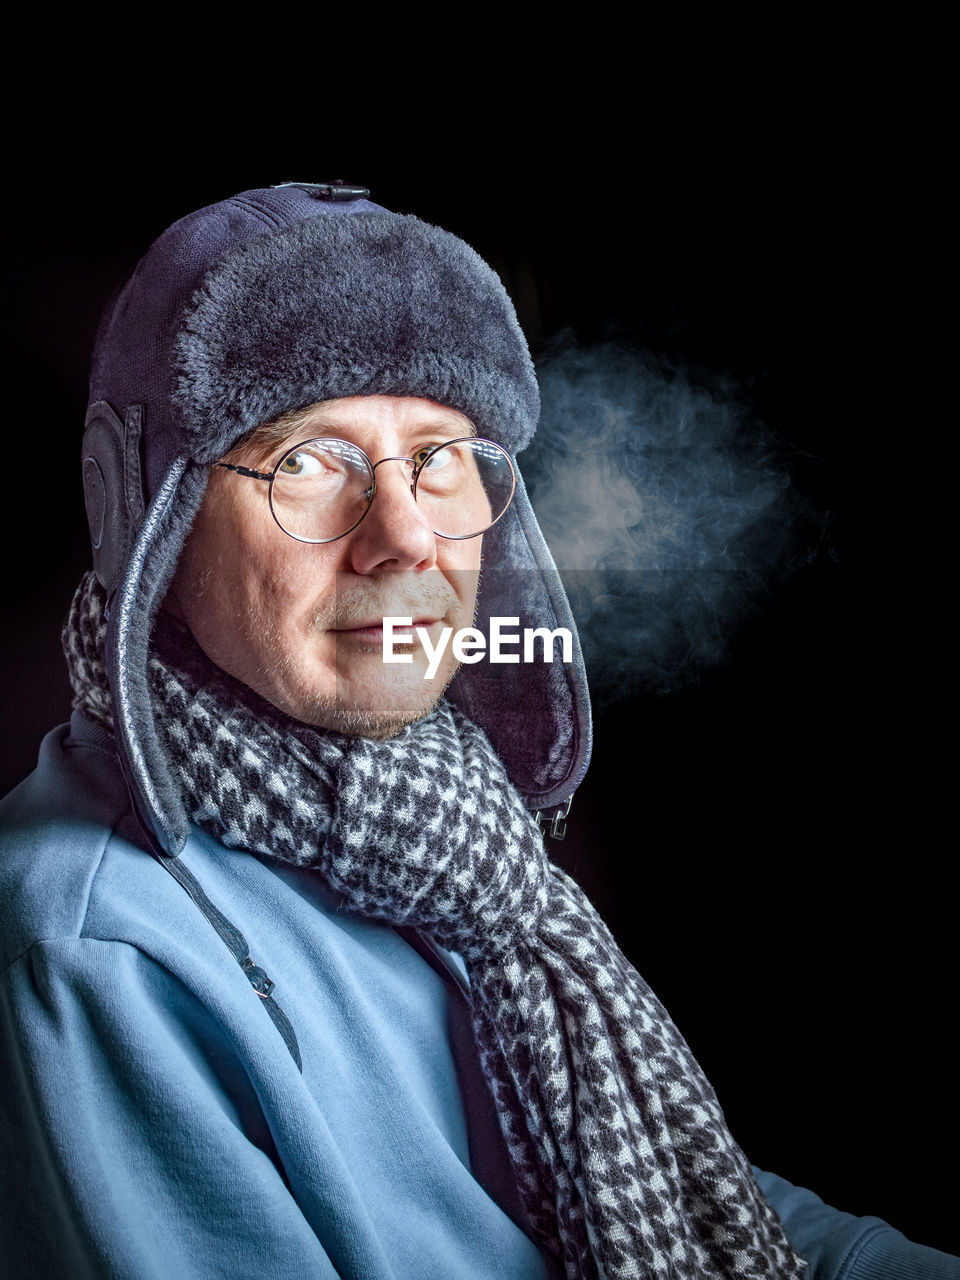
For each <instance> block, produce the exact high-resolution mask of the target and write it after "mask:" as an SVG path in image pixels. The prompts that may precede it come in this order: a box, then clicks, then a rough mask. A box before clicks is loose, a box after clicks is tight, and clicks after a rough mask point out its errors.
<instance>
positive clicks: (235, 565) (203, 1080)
mask: <svg viewBox="0 0 960 1280" xmlns="http://www.w3.org/2000/svg"><path fill="white" fill-rule="evenodd" d="M366 194H367V193H365V192H362V191H356V190H352V189H350V188H345V187H343V186H339V187H338V186H336V185H334V186H322V185H310V184H292V185H285V186H282V187H279V188H271V189H267V190H258V191H250V192H244V193H242V194H241V195H239V196H236V197H233V198H232V199H230V200H226V201H223V202H222V203H221V204H218V205H214V206H211V207H209V208H207V209H203V210H200V211H198V212H197V213H195V214H192V215H190V216H189V217H187V218H185V219H183V220H182V221H181V222H179V223H177V224H175V226H174V227H172V228H170V230H169V231H167V232H166V233H165V234H164V235H163V236H161V237H160V239H159V240H158V241H157V242H156V243H155V244H154V246H152V248H151V249H150V251H149V252H148V253H147V255H146V256H145V258H144V259H143V261H142V262H141V264H140V266H139V267H138V269H137V271H136V272H135V273H134V275H133V277H132V278H131V280H130V281H129V282H128V283H127V285H126V286H125V288H124V289H123V290H122V291H121V293H120V294H119V295H118V297H117V299H116V300H115V302H114V303H113V305H112V307H111V308H110V309H108V312H107V315H106V316H105V317H104V320H103V323H102V325H101V329H100V332H99V335H98V340H97V346H96V351H95V355H94V362H93V370H92V376H91V397H90V399H91V406H90V410H89V412H88V416H87V427H86V433H85V436H84V447H83V468H84V486H85V494H86V499H87V509H88V515H89V519H90V528H91V538H92V543H93V548H94V568H95V573H94V574H90V575H88V576H87V577H86V578H85V580H84V582H83V583H82V584H81V587H80V589H79V591H78V593H77V596H76V598H75V601H74V605H73V609H72V611H71V616H70V619H69V621H68V624H67V627H66V629H65V635H64V640H65V648H66V651H67V656H68V662H69V664H70V669H71V679H72V681H73V684H74V689H75V694H76V706H77V710H76V712H75V714H74V717H73V719H72V722H71V725H70V727H69V728H66V727H64V728H62V729H61V730H58V731H55V733H54V734H52V735H50V736H49V737H48V738H47V739H46V741H45V744H44V748H43V752H42V755H41V761H40V765H39V767H38V770H37V772H36V773H35V774H34V775H33V776H32V777H31V778H30V779H28V780H27V782H26V783H24V784H23V785H22V786H21V787H20V788H18V790H17V791H16V792H15V793H14V794H13V796H12V797H11V798H10V799H9V800H8V802H7V804H6V806H5V810H4V827H5V848H4V857H3V862H2V867H3V871H2V875H3V877H4V900H5V901H7V902H8V903H9V907H8V915H7V925H6V930H5V933H4V955H3V961H2V964H3V972H4V985H3V988H2V993H3V994H2V1000H3V1028H4V1040H3V1054H4V1059H3V1063H4V1065H3V1070H4V1077H5V1080H6V1081H7V1084H8V1087H9V1094H10V1096H9V1100H8V1102H7V1105H6V1107H5V1110H4V1118H3V1125H4V1132H3V1134H2V1147H0V1149H2V1150H3V1152H4V1157H3V1159H4V1162H5V1167H6V1172H7V1174H8V1182H9V1187H8V1189H7V1191H6V1193H5V1197H4V1201H3V1213H4V1221H3V1236H2V1239H3V1246H2V1247H3V1255H2V1257H3V1262H4V1267H5V1270H4V1274H9V1275H11V1276H18V1275H23V1276H27V1275H30V1276H38V1275H39V1276H47V1275H50V1276H55V1275H65V1276H66V1275H69V1276H78V1275H79V1276H84V1275H89V1276H123V1277H128V1276H129V1277H154V1276H156V1277H160V1276H168V1275H185V1276H191V1275H194V1276H198V1277H200V1276H204V1277H206V1276H216V1275H224V1276H226V1275H231V1276H234V1275H248V1276H258V1277H259V1276H263V1277H266V1276H277V1275H282V1276H290V1277H294V1276H304V1277H306V1276H310V1277H315V1276H349V1277H356V1278H362V1280H368V1278H372V1277H386V1276H417V1277H422V1276H432V1277H437V1278H438V1280H439V1278H440V1277H443V1278H444V1280H451V1278H458V1277H471V1278H473V1277H485V1276H488V1277H504V1276H508V1277H527V1276H548V1275H563V1274H566V1275H568V1276H572V1277H573V1276H576V1277H579V1276H584V1277H586V1276H605V1277H621V1276H622V1277H627V1276H654V1275H664V1276H675V1277H691V1278H692V1277H701V1276H702V1277H713V1276H723V1277H734V1276H769V1277H774V1276H776V1277H791V1276H798V1275H801V1274H804V1273H805V1272H806V1274H808V1275H809V1274H811V1271H812V1273H813V1274H814V1275H816V1276H817V1277H818V1278H819V1277H828V1276H840V1275H841V1274H842V1275H851V1276H883V1275H894V1274H896V1275H916V1276H920V1275H943V1276H946V1275H951V1274H956V1273H957V1272H956V1268H954V1265H953V1261H952V1260H950V1259H946V1258H944V1256H943V1255H940V1254H936V1253H934V1252H933V1251H930V1250H919V1249H916V1248H914V1247H913V1246H910V1245H909V1244H907V1242H905V1241H903V1239H902V1237H900V1236H899V1235H898V1234H897V1233H896V1232H893V1231H891V1230H890V1229H889V1228H885V1227H884V1226H883V1224H878V1223H876V1221H875V1220H867V1221H866V1222H858V1221H856V1220H852V1219H848V1218H847V1217H846V1216H845V1215H840V1214H835V1213H834V1212H833V1211H832V1210H829V1209H827V1208H826V1207H825V1206H822V1205H820V1204H819V1202H818V1201H816V1199H815V1197H811V1196H810V1195H809V1193H805V1192H798V1191H796V1190H795V1189H794V1188H791V1187H789V1186H788V1185H786V1184H783V1183H781V1182H780V1181H779V1180H777V1179H775V1178H772V1177H770V1176H769V1175H756V1174H755V1173H754V1171H752V1170H751V1169H750V1166H749V1165H748V1163H747V1161H746V1159H745V1158H744V1156H743V1153H742V1152H741V1151H740V1150H739V1148H738V1147H737V1146H736V1144H735V1143H734V1142H733V1139H732V1138H731V1136H730V1134H729V1132H728V1131H727V1128H726V1124H725V1122H724V1119H723V1115H722V1113H721V1112H720V1109H719V1107H718V1105H717V1102H716V1099H715V1098H714V1096H713V1093H712V1090H711V1089H710V1087H709V1085H708V1083H707V1082H706V1081H705V1080H704V1078H703V1076H702V1073H701V1072H700V1070H699V1068H698V1067H697V1064H696V1063H695V1062H694V1060H693V1058H692V1056H691V1055H690V1052H689V1049H688V1048H687V1046H686V1044H685V1043H684V1042H683V1040H682V1038H681V1037H680V1035H679V1033H678V1032H677V1031H676V1029H675V1028H674V1027H673V1025H672V1023H671V1022H670V1019H669V1017H668V1016H667V1014H666V1012H665V1011H664V1010H663V1009H662V1007H661V1006H660V1005H659V1004H658V1003H657V1001H656V999H655V997H654V996H653V995H652V993H651V992H650V991H649V990H648V989H647V988H646V986H645V984H644V983H643V982H642V979H640V977H639V976H638V975H637V974H636V973H635V972H634V971H633V970H632V969H631V968H630V966H629V965H628V964H627V962H626V960H625V959H624V957H623V956H622V955H621V954H620V952H619V951H618V950H617V948H616V945H615V943H614V942H613V940H612V938H610V936H609V934H608V933H607V931H606V929H605V928H604V926H603V924H602V922H600V920H599V919H598V918H597V916H596V914H595V913H594V912H593V910H592V908H591V907H590V904H589V903H588V902H587V901H586V899H585V898H584V897H583V895H582V893H581V892H580V891H579V890H578V888H577V887H576V886H575V885H574V884H573V883H572V882H571V881H569V880H568V879H567V878H566V877H565V876H563V875H562V874H561V873H560V872H559V871H557V870H556V869H555V868H552V867H551V866H550V864H549V863H548V861H547V860H546V857H545V854H544V849H543V843H542V840H541V837H540V834H539V831H538V827H537V823H536V821H535V820H534V818H533V816H532V814H533V813H537V814H547V815H548V816H549V815H555V814H557V813H559V812H562V809H563V806H564V805H565V803H566V801H567V799H568V798H569V796H570V795H571V794H572V792H573V791H574V790H575V788H576V786H577V785H578V783H579V782H580V780H581V779H582V777H583V774H584V771H585V769H586V765H587V760H588V756H589V749H590V716H589V704H588V701H587V697H586V688H585V681H584V678H583V671H582V664H581V662H580V660H579V655H578V654H576V653H574V654H573V655H572V660H571V661H570V662H563V661H553V662H547V661H544V660H543V655H542V653H541V658H540V660H532V661H522V660H518V661H517V662H516V663H512V662H503V663H499V664H495V663H487V662H482V661H481V662H474V661H473V659H474V657H475V656H476V654H475V652H473V651H471V652H468V651H467V650H466V649H465V648H464V646H463V644H462V643H460V644H459V645H458V646H456V647H455V646H454V644H453V643H452V642H451V641H450V634H451V633H459V636H460V637H461V638H462V637H463V635H464V634H468V635H471V636H472V641H473V645H474V647H475V646H476V644H477V643H478V642H477V638H476V635H477V634H478V635H479V636H481V637H482V636H484V635H489V634H490V633H491V632H492V630H494V629H495V625H496V624H495V621H494V620H495V619H503V618H509V619H514V618H516V619H517V621H518V623H519V625H520V627H521V628H530V629H538V628H539V629H542V630H545V631H547V632H549V633H552V632H554V631H557V630H560V629H567V630H569V631H570V632H571V633H572V632H573V622H572V619H571V618H570V617H569V612H568V609H567V606H566V601H565V598H564V595H563V591H562V589H561V587H560V585H559V581H558V579H557V576H556V573H555V570H554V567H553V564H552V561H551V559H550V555H549V552H548V550H547V548H546V546H545V545H544V543H543V539H542V537H541V535H540V533H539V530H538V528H537V524H536V521H535V518H534V516H533V513H532V510H531V508H530V505H529V503H528V501H527V499H526V496H525V493H524V490H523V485H522V481H521V480H520V477H519V475H518V474H517V472H516V468H515V463H514V462H513V460H512V459H513V455H515V454H516V453H517V452H518V451H519V450H520V449H522V447H523V446H524V444H525V443H526V442H527V441H528V439H529V437H530V435H531V433H532V431H533V429H534V427H535V424H536V418H537V410H538V398H537V388H536V382H535V378H534V376H533V371H532V366H531V364H530V359H529V355H528V353H527V350H526V346H525V343H524V341H523V337H522V334H521V333H520V330H519V327H518V325H517V322H516V318H515V316H514V314H513V310H512V307H511V305H510V303H509V300H508V299H507V297H506V294H505V293H504V291H503V289H502V286H501V285H500V283H499V281H498V280H497V279H496V277H495V276H494V275H493V274H492V272H490V271H489V269H488V268H487V267H486V266H485V264H483V263H482V262H481V261H480V260H479V259H478V258H477V257H476V255H474V254H473V253H472V251H470V250H469V249H468V248H467V247H466V246H465V245H463V244H462V243H461V242H459V241H457V240H456V239H455V238H454V237H452V236H450V235H448V234H447V233H445V232H442V231H439V230H438V229H436V228H432V227H428V226H426V225H424V224H422V223H420V222H418V221H417V220H416V219H413V218H407V217H400V216H398V215H394V214H391V213H388V212H387V211H385V210H382V209H380V208H378V207H377V206H376V205H373V204H371V203H370V202H369V201H368V200H367V199H366V198H365V197H366ZM386 619H400V620H401V621H399V622H397V623H396V626H395V628H393V627H392V624H391V623H388V622H387V621H385V620H386ZM391 629H393V630H394V634H395V636H396V638H397V640H398V644H397V649H398V653H397V654H396V655H395V656H397V657H399V658H400V659H404V658H409V661H402V660H401V661H399V662H386V661H385V657H386V656H388V655H387V652H386V650H387V648H388V646H387V645H386V643H385V641H386V640H387V639H388V638H389V634H390V632H391ZM473 633H476V634H473ZM445 636H446V642H444V637H445ZM516 656H517V657H518V659H519V658H520V654H519V653H517V655H516ZM460 662H462V663H463V665H462V667H461V668H460V669H459V670H457V667H458V663H460ZM149 855H152V857H151V856H149ZM778 1208H779V1209H780V1211H781V1213H782V1217H783V1225H782V1224H781V1221H780V1218H779V1217H778V1214H777V1209H778ZM784 1226H785V1227H786V1230H784ZM804 1258H806V1259H807V1260H808V1261H809V1262H810V1264H811V1265H810V1266H809V1267H806V1268H805V1266H804ZM897 1268H899V1270H898V1269H897Z"/></svg>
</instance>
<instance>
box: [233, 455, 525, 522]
mask: <svg viewBox="0 0 960 1280" xmlns="http://www.w3.org/2000/svg"><path fill="white" fill-rule="evenodd" d="M328 440H329V441H330V442H331V443H336V444H341V445H342V444H348V445H350V446H351V448H353V449H356V451H357V452H358V453H360V454H362V455H363V457H364V458H366V460H367V465H368V466H369V467H370V473H371V476H372V477H373V484H372V486H371V487H370V488H369V489H365V490H364V493H363V496H364V497H365V498H368V501H367V505H366V508H365V510H364V512H363V515H362V516H361V517H360V519H359V520H357V521H356V522H355V523H354V524H352V525H351V526H350V528H349V529H345V530H344V531H343V533H338V534H335V535H334V537H332V538H301V537H298V535H297V534H295V533H291V532H290V530H289V529H285V528H284V527H283V525H282V524H281V523H280V520H279V517H278V516H277V513H276V511H275V510H274V506H273V482H274V480H275V479H276V476H277V473H278V472H279V470H280V467H281V466H282V465H283V463H284V460H285V459H286V458H288V457H289V456H290V454H291V453H293V452H294V451H295V450H297V449H303V448H305V447H306V446H307V445H310V444H322V443H323V442H325V441H328ZM454 444H490V445H493V447H494V448H495V449H498V450H499V451H500V452H501V453H502V454H503V456H504V457H505V458H506V460H507V465H508V466H509V468H510V478H511V485H510V496H509V497H508V498H507V501H506V503H505V505H504V508H503V510H502V511H501V512H500V514H499V515H498V516H497V519H496V520H491V522H490V523H489V524H488V525H487V527H486V528H485V529H480V530H478V531H477V532H476V533H463V534H449V533H440V532H439V531H438V530H436V529H434V530H433V534H434V537H437V538H445V539H446V540H447V541H448V542H469V541H470V539H471V538H479V537H482V535H483V534H485V533H487V532H489V530H491V529H492V528H493V526H494V525H495V524H496V523H497V521H498V520H502V519H503V517H504V516H505V515H506V514H507V511H508V510H509V509H510V503H511V502H512V501H513V495H514V494H515V493H516V491H517V471H516V467H514V465H513V459H512V458H511V457H510V455H509V453H507V451H506V449H504V447H503V445H502V444H498V443H497V441H496V440H490V439H488V438H487V437H485V436H458V437H457V438H456V439H455V440H444V441H442V442H441V443H440V444H438V445H437V446H436V447H435V448H433V449H431V450H430V452H429V453H428V454H427V456H426V457H425V458H424V460H423V461H422V462H421V463H420V465H419V466H414V468H413V471H412V472H411V476H410V481H411V483H410V493H411V494H412V495H413V500H414V502H416V500H417V481H418V480H419V478H420V472H421V471H422V470H423V468H424V467H425V466H426V465H427V463H428V462H429V461H430V459H431V458H432V457H433V456H434V454H436V453H439V452H440V450H441V449H448V448H449V447H450V446H451V445H454ZM384 462H413V458H410V457H406V458H405V457H403V456H398V457H395V458H394V457H391V458H381V459H380V460H379V461H378V462H373V461H372V460H371V458H370V455H369V454H368V453H367V452H366V451H365V450H364V449H361V448H360V446H359V445H358V444H354V443H353V441H352V440H343V439H341V438H340V437H339V436H314V437H313V438H312V439H310V440H301V441H299V442H298V443H297V444H294V445H291V446H290V448H289V449H287V451H286V452H285V453H284V454H283V456H282V457H281V458H280V459H279V460H278V462H277V465H276V466H275V467H274V469H273V470H272V471H256V470H255V469H254V468H253V467H242V466H237V465H235V464H234V463H232V462H215V463H214V466H216V467H223V468H224V470H226V471H235V472H236V474H237V475H238V476H246V477H248V478H249V479H251V480H267V481H269V483H270V493H269V495H268V500H269V503H270V514H271V515H272V516H273V519H274V523H275V524H276V525H277V528H278V529H280V531H281V532H282V533H285V534H286V535H287V537H288V538H293V540H294V541H295V542H306V543H308V544H310V545H312V546H321V545H324V544H325V543H328V542H339V541H340V539H341V538H345V537H346V536H347V535H348V534H350V533H353V531H354V529H356V528H357V527H358V526H359V525H361V524H362V523H363V521H364V520H365V519H366V518H367V515H368V513H369V511H370V508H371V507H372V506H373V500H374V498H375V497H376V496H377V467H379V466H381V465H382V464H383V463H384ZM421 510H422V508H421Z"/></svg>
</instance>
